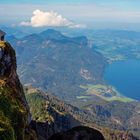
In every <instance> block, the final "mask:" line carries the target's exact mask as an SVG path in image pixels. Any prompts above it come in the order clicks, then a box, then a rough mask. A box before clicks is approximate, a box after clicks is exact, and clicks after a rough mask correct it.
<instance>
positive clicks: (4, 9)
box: [0, 0, 140, 29]
mask: <svg viewBox="0 0 140 140" xmlns="http://www.w3.org/2000/svg"><path fill="white" fill-rule="evenodd" d="M139 7H140V1H138V0H133V1H132V0H114V1H112V0H71V1H65V0H59V2H58V0H48V1H46V0H12V1H11V0H5V1H1V2H0V23H1V25H8V26H12V25H14V26H30V27H46V26H66V27H70V28H85V27H90V28H92V27H99V28H100V27H103V28H109V27H112V28H117V27H120V28H124V29H125V28H131V27H133V26H135V28H137V27H139V23H140V8H139Z"/></svg>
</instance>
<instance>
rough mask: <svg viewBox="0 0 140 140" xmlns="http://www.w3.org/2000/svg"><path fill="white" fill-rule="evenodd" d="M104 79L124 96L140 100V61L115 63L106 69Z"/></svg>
mask: <svg viewBox="0 0 140 140" xmlns="http://www.w3.org/2000/svg"><path fill="white" fill-rule="evenodd" d="M104 78H105V80H106V81H107V83H108V84H110V85H112V86H114V87H116V89H117V90H118V91H119V92H121V93H122V94H123V95H125V96H127V97H131V98H134V99H137V100H140V60H126V61H118V62H114V63H112V64H110V65H109V66H108V67H107V68H106V69H105V73H104Z"/></svg>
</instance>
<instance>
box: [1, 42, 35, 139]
mask: <svg viewBox="0 0 140 140" xmlns="http://www.w3.org/2000/svg"><path fill="white" fill-rule="evenodd" d="M30 120H31V117H30V113H29V107H28V104H27V102H26V99H25V96H24V92H23V88H22V85H21V83H20V81H19V78H18V76H17V73H16V57H15V51H14V50H13V48H12V47H11V45H10V44H9V43H7V42H3V41H0V140H25V139H26V140H29V139H33V138H34V139H33V140H35V132H33V131H32V130H31V129H30V128H29V123H30Z"/></svg>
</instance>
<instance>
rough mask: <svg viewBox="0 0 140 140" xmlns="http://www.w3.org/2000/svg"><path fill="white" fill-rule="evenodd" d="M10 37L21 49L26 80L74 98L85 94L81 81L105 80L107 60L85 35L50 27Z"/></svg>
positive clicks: (20, 68)
mask: <svg viewBox="0 0 140 140" xmlns="http://www.w3.org/2000/svg"><path fill="white" fill-rule="evenodd" d="M9 41H10V42H11V43H12V45H13V46H14V48H15V49H16V51H17V58H18V73H19V75H20V79H21V81H22V82H23V84H32V85H33V86H35V87H38V88H42V89H44V90H47V91H49V92H52V93H54V94H55V95H57V96H59V97H60V98H61V99H65V100H67V101H74V100H77V96H82V95H84V94H85V90H84V89H83V88H81V87H80V85H85V84H97V83H104V80H103V78H102V76H103V70H104V67H105V66H106V64H107V62H106V60H105V58H104V57H103V56H102V55H100V54H99V53H98V52H96V51H93V50H92V49H91V48H90V47H89V46H88V39H87V38H86V37H84V36H80V37H74V38H72V37H66V36H64V35H62V34H61V33H60V32H58V31H55V30H52V29H49V30H46V31H44V32H42V33H39V34H31V35H29V36H25V37H24V38H22V39H17V40H15V38H14V39H11V40H9ZM38 81H39V82H38ZM60 93H61V94H60Z"/></svg>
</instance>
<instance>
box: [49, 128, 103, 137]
mask: <svg viewBox="0 0 140 140" xmlns="http://www.w3.org/2000/svg"><path fill="white" fill-rule="evenodd" d="M49 140H105V139H104V137H103V135H102V134H101V133H100V132H99V131H97V130H94V129H91V128H88V127H85V126H79V127H75V128H73V129H71V130H69V131H67V132H62V133H58V134H55V135H53V136H52V137H51V138H50V139H49Z"/></svg>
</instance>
